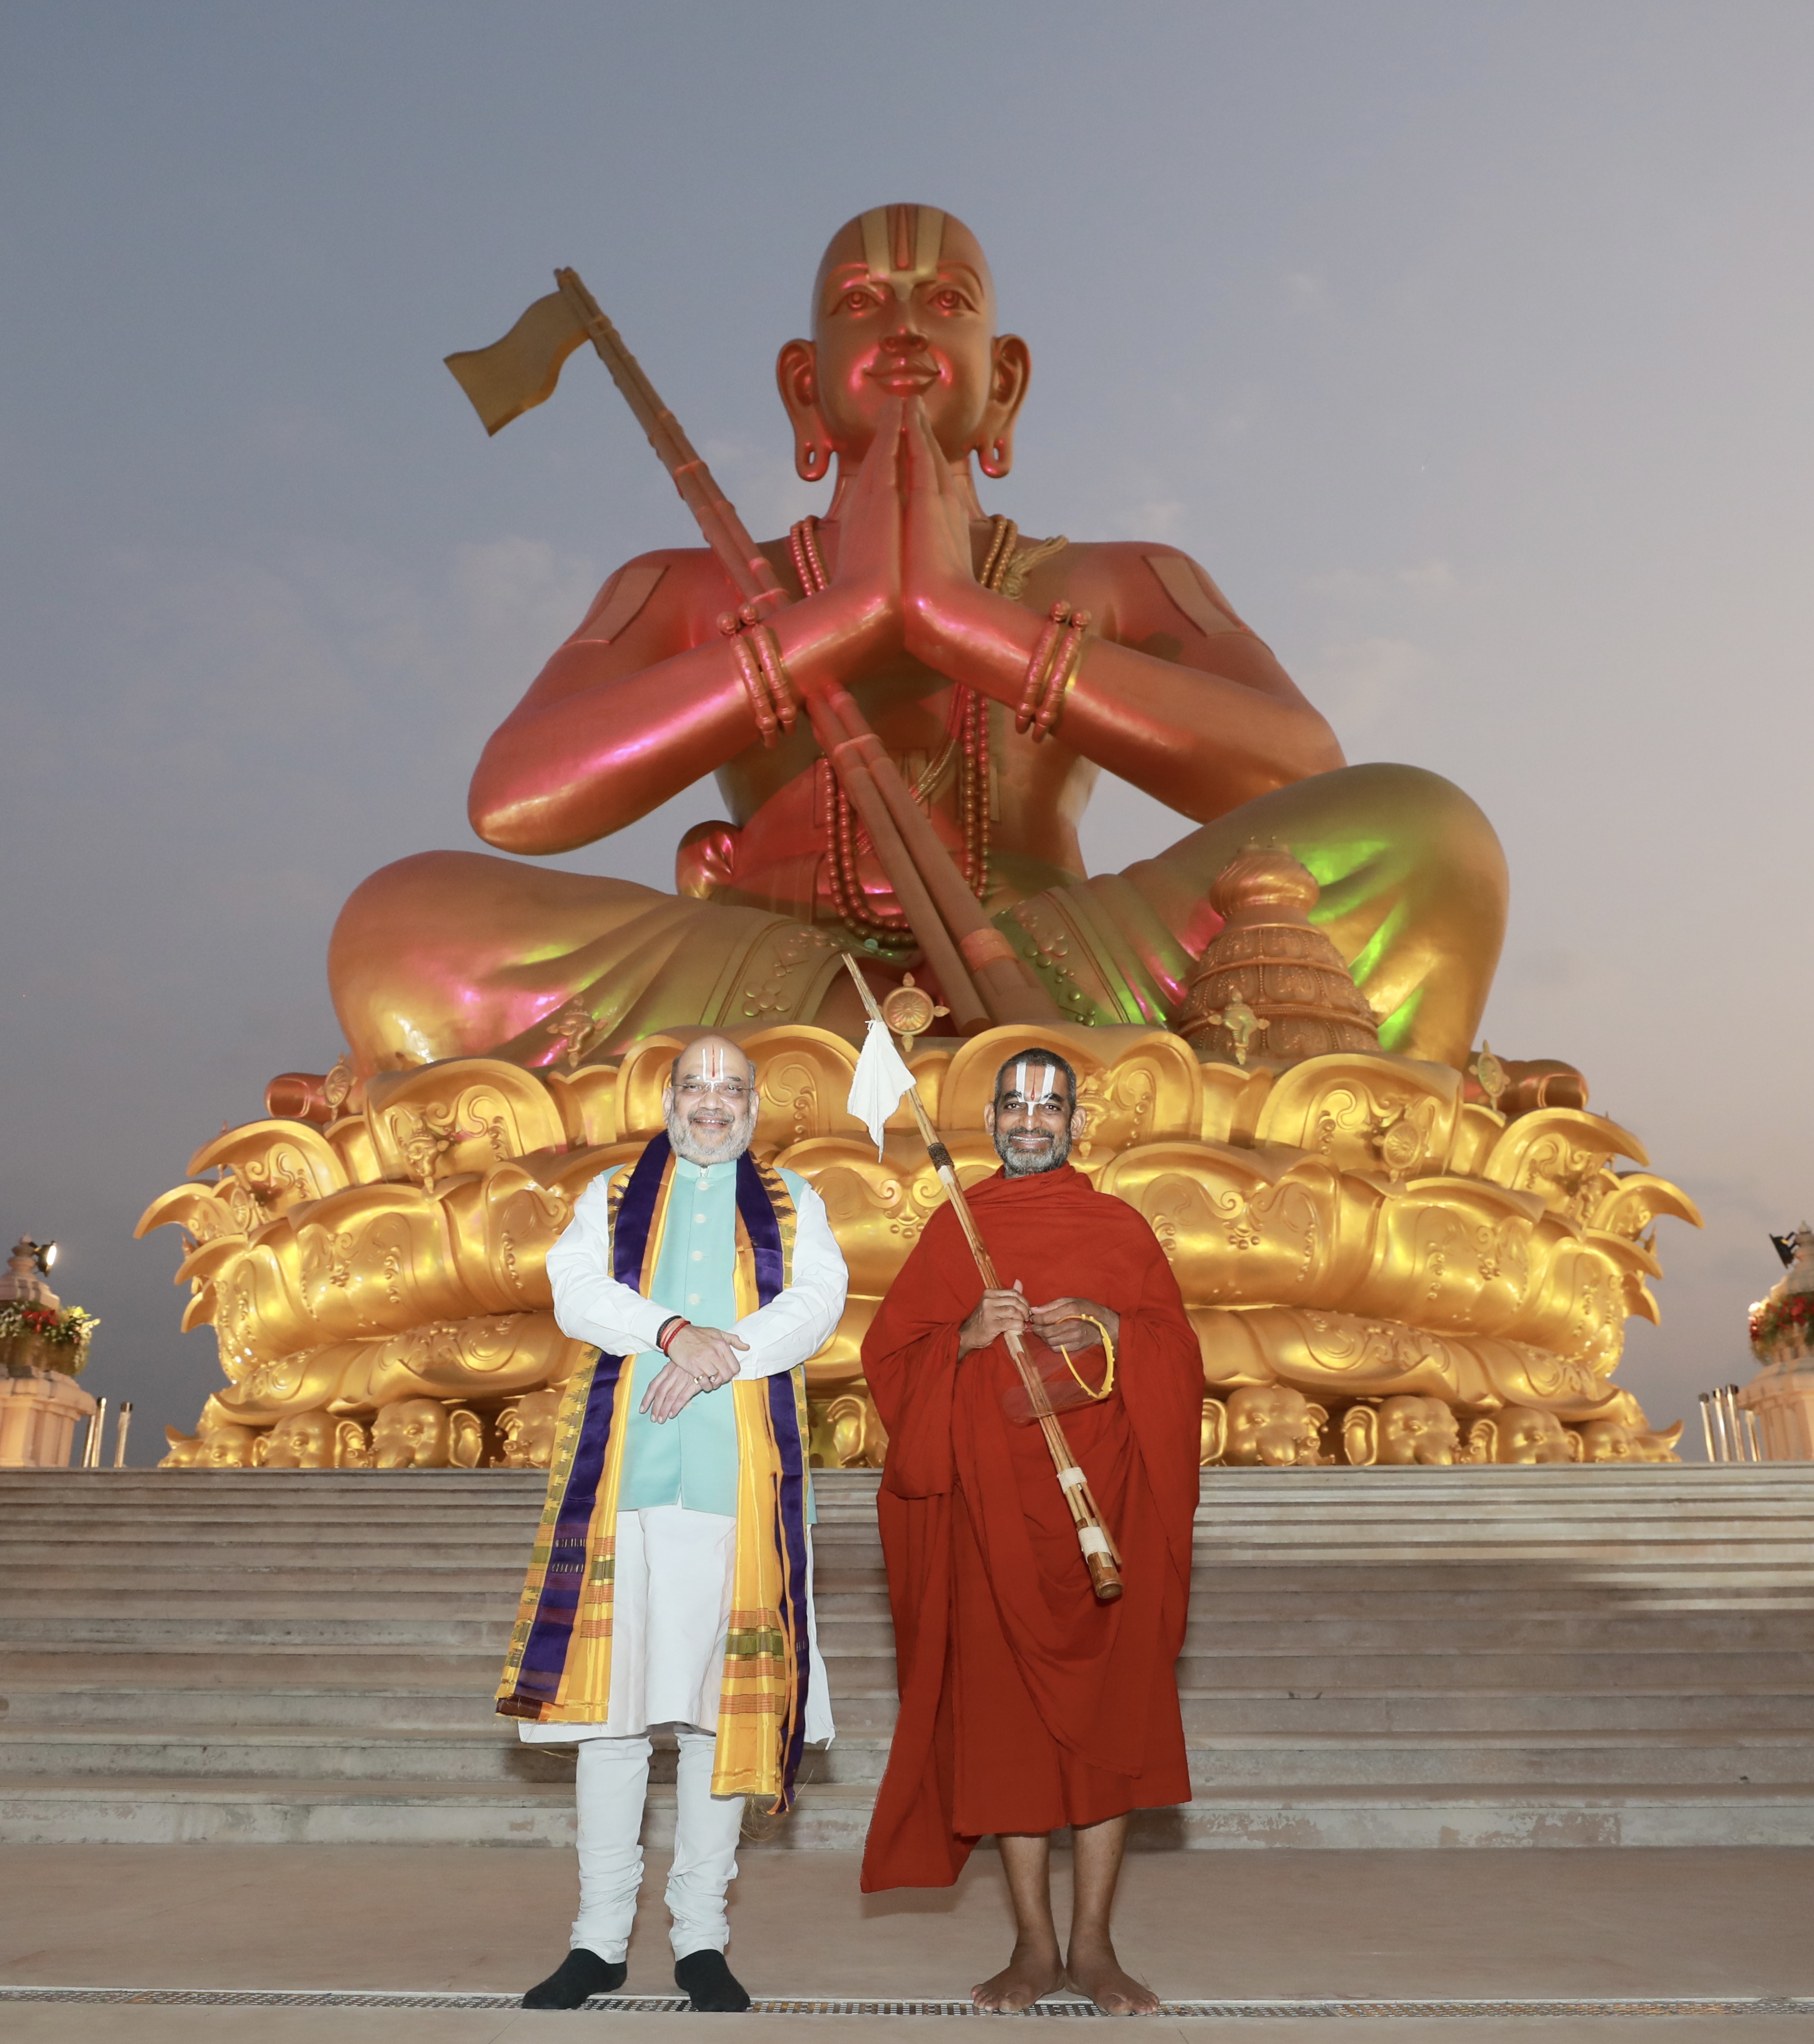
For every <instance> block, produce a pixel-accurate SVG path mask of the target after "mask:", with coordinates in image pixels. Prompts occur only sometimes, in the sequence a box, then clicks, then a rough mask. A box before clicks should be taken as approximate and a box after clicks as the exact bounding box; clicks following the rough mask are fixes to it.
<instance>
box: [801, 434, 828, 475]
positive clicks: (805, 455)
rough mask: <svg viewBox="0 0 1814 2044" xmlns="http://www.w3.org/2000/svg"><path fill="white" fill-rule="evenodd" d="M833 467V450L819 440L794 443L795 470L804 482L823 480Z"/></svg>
mask: <svg viewBox="0 0 1814 2044" xmlns="http://www.w3.org/2000/svg"><path fill="white" fill-rule="evenodd" d="M831 467H832V450H831V449H830V448H828V447H821V446H820V444H819V443H818V442H817V440H796V441H795V442H794V474H796V475H797V476H798V477H799V478H800V479H801V482H822V481H823V480H824V478H825V476H826V475H827V474H829V472H830V471H831Z"/></svg>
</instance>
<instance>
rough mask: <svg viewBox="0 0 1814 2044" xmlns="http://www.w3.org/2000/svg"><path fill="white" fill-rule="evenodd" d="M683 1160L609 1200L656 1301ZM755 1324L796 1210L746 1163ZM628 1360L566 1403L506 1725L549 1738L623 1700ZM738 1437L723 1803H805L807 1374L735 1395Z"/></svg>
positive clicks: (665, 1163)
mask: <svg viewBox="0 0 1814 2044" xmlns="http://www.w3.org/2000/svg"><path fill="white" fill-rule="evenodd" d="M736 1170H737V1183H736V1211H737V1220H736V1304H737V1313H738V1316H739V1317H740V1318H741V1317H742V1316H743V1315H744V1314H745V1313H749V1312H755V1309H756V1308H758V1307H759V1306H763V1305H766V1304H767V1303H768V1301H770V1300H771V1299H772V1298H774V1297H775V1296H776V1294H777V1293H780V1292H782V1291H783V1290H785V1289H786V1286H787V1285H788V1283H789V1281H790V1277H791V1274H792V1270H793V1260H794V1227H795V1214H794V1201H793V1199H792V1197H791V1196H790V1193H788V1190H787V1187H786V1183H785V1182H784V1181H783V1180H782V1177H781V1175H780V1174H779V1173H778V1172H777V1171H773V1170H769V1169H767V1167H766V1166H763V1165H760V1164H758V1163H757V1162H755V1159H754V1158H751V1156H750V1155H749V1154H748V1151H746V1152H745V1153H744V1155H742V1156H741V1157H740V1158H738V1159H737V1166H736ZM673 1184H674V1153H673V1151H672V1149H671V1147H670V1145H669V1143H668V1139H667V1135H665V1134H663V1135H657V1136H656V1137H655V1138H654V1139H653V1140H652V1141H651V1143H649V1144H648V1147H647V1148H645V1149H644V1151H643V1153H642V1155H641V1156H640V1158H637V1160H636V1163H635V1165H634V1166H632V1167H631V1168H630V1169H628V1170H622V1171H619V1172H618V1173H617V1174H616V1175H615V1176H614V1177H613V1179H612V1181H611V1183H610V1185H609V1188H608V1189H607V1190H606V1193H605V1202H606V1211H607V1212H608V1215H609V1220H610V1233H611V1252H612V1254H611V1260H612V1266H613V1275H614V1276H615V1277H617V1280H618V1281H619V1282H620V1283H621V1284H625V1285H633V1286H635V1287H636V1289H638V1290H639V1291H640V1292H642V1293H644V1296H645V1297H647V1296H648V1289H649V1287H650V1285H651V1284H652V1282H653V1280H654V1277H655V1266H656V1264H657V1262H659V1258H660V1255H661V1239H662V1231H663V1226H664V1224H665V1222H666V1219H667V1205H668V1200H669V1197H670V1196H671V1192H672V1189H673ZM627 1360H628V1358H625V1357H623V1356H621V1355H601V1356H600V1357H599V1358H598V1361H597V1362H594V1363H593V1364H591V1365H590V1366H587V1367H586V1368H584V1369H582V1370H578V1371H576V1372H575V1374H574V1377H573V1379H572V1381H571V1383H570V1384H569V1385H568V1386H567V1395H566V1397H564V1399H563V1401H562V1404H561V1410H560V1416H559V1422H558V1424H557V1427H556V1431H555V1450H554V1458H553V1462H552V1466H551V1467H550V1469H549V1471H548V1501H547V1503H546V1504H544V1507H543V1509H542V1518H541V1523H540V1527H539V1528H538V1529H537V1531H536V1544H535V1547H534V1550H533V1551H532V1554H531V1556H530V1560H529V1569H528V1577H527V1578H526V1580H525V1583H524V1585H523V1595H522V1600H521V1604H519V1606H518V1608H517V1623H516V1626H515V1628H514V1630H513V1632H512V1634H511V1636H510V1649H509V1656H508V1658H506V1660H505V1665H504V1676H503V1680H502V1682H501V1684H500V1685H499V1687H498V1711H499V1712H500V1713H501V1714H502V1715H504V1716H506V1717H516V1718H528V1719H533V1720H535V1721H536V1723H541V1724H597V1723H603V1722H604V1720H605V1715H606V1712H607V1710H608V1709H609V1703H610V1696H611V1618H612V1597H613V1581H614V1577H615V1572H616V1554H617V1538H616V1529H617V1491H618V1485H619V1482H620V1481H621V1476H622V1473H623V1461H624V1442H625V1437H626V1435H627V1434H628V1418H629V1397H630V1389H631V1384H632V1377H633V1374H634V1373H633V1372H632V1371H631V1370H628V1369H626V1368H625V1362H626V1361H627ZM729 1389H730V1393H731V1397H732V1401H733V1403H734V1405H735V1408H736V1422H737V1512H736V1558H735V1561H734V1562H733V1564H732V1599H731V1601H732V1612H731V1621H730V1632H729V1637H728V1640H727V1642H726V1644H725V1650H724V1676H723V1680H722V1682H721V1685H720V1690H719V1698H718V1723H717V1747H716V1750H715V1753H714V1756H713V1769H712V1792H713V1795H715V1796H736V1795H747V1796H759V1797H762V1798H764V1799H766V1800H769V1801H770V1802H771V1804H772V1805H773V1807H774V1808H775V1809H776V1810H785V1809H786V1808H789V1807H790V1805H791V1804H792V1802H793V1800H794V1777H795V1774H796V1773H797V1770H798V1768H799V1764H800V1753H801V1746H802V1744H803V1742H804V1739H805V1725H806V1697H807V1686H808V1683H809V1679H810V1673H811V1659H810V1654H809V1646H808V1625H807V1569H808V1557H807V1530H806V1485H807V1475H806V1466H807V1462H806V1458H807V1450H806V1390H805V1371H804V1370H799V1369H794V1370H782V1371H778V1372H777V1373H776V1374H774V1376H772V1377H750V1378H743V1379H740V1380H739V1381H737V1382H736V1383H735V1384H733V1385H731V1386H730V1387H729Z"/></svg>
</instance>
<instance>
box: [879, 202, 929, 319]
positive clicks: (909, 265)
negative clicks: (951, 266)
mask: <svg viewBox="0 0 1814 2044" xmlns="http://www.w3.org/2000/svg"><path fill="white" fill-rule="evenodd" d="M859 226H860V227H861V228H862V230H863V261H864V262H865V263H867V266H868V268H869V274H870V276H871V277H872V278H874V280H875V282H877V283H878V284H882V285H884V286H886V287H887V288H888V289H889V290H892V291H893V292H894V295H895V296H896V298H898V299H899V300H900V301H901V304H902V305H911V304H912V303H913V294H914V291H915V290H917V288H918V287H919V286H920V285H921V284H929V283H931V282H932V280H933V279H934V278H936V276H937V275H938V274H939V250H940V248H941V247H942V246H943V244H944V238H945V217H944V213H941V212H940V210H939V209H938V208H937V207H936V206H871V207H870V209H869V211H868V212H867V213H864V214H863V217H862V218H861V220H860V221H859Z"/></svg>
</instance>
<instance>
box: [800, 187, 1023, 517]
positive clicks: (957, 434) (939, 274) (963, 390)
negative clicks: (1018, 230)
mask: <svg viewBox="0 0 1814 2044" xmlns="http://www.w3.org/2000/svg"><path fill="white" fill-rule="evenodd" d="M1030 369H1031V363H1030V359H1029V357H1028V353H1027V344H1026V343H1025V342H1024V341H1023V340H1020V339H1019V338H1018V336H1016V335H1013V334H1004V333H1000V332H997V322H996V316H995V285H994V282H993V279H991V277H990V274H989V264H988V263H987V262H986V260H985V259H984V256H983V253H982V246H981V244H979V243H978V240H977V238H976V236H974V234H972V233H971V232H970V229H968V228H967V227H966V226H965V225H964V224H963V221H961V220H959V219H957V218H956V217H955V216H954V215H952V214H951V213H944V212H941V211H940V209H939V208H938V207H937V206H872V207H871V208H870V209H869V211H868V212H867V213H859V214H858V215H857V216H856V217H855V219H854V220H847V221H845V222H844V225H843V226H842V227H840V229H838V231H837V232H836V234H834V235H833V236H832V239H831V241H830V243H829V244H828V246H827V248H826V250H825V253H824V258H823V259H822V260H821V263H820V264H819V275H818V280H817V283H816V285H815V286H814V288H813V338H812V340H790V341H789V342H788V343H787V344H786V347H784V348H782V351H781V356H780V359H779V360H778V362H777V363H776V364H775V376H776V380H777V382H778V383H779V386H780V389H781V398H782V403H783V404H784V405H786V407H787V410H788V416H789V417H790V419H791V420H792V421H793V422H794V463H795V466H796V467H797V469H798V470H799V472H800V474H801V475H803V476H805V477H806V478H808V480H809V481H813V480H816V479H817V478H818V477H820V476H821V475H823V474H825V473H826V472H827V471H828V469H829V468H830V467H831V463H832V456H833V455H837V456H838V457H839V458H840V459H844V458H846V457H848V458H851V459H853V460H855V461H860V460H861V459H862V458H863V455H865V453H867V451H868V448H869V447H870V443H871V442H872V440H874V435H875V432H876V429H877V426H878V421H879V420H880V418H881V417H882V414H883V413H884V411H885V409H886V407H887V406H888V405H891V404H894V403H896V402H898V401H901V400H903V399H905V400H909V401H917V402H918V403H920V404H923V405H924V407H925V410H926V416H927V418H928V421H929V422H930V424H931V425H932V431H933V433H934V435H935V436H936V438H937V440H938V443H939V444H940V447H941V448H943V449H944V452H945V455H946V457H947V459H948V460H950V461H951V463H954V464H961V465H962V467H963V479H964V482H965V486H966V487H968V485H969V480H970V471H969V465H968V463H969V457H970V455H971V454H973V453H974V454H975V455H977V456H978V458H979V459H980V460H981V462H982V470H983V473H984V474H986V475H992V476H1002V475H1005V474H1007V473H1008V471H1009V467H1010V466H1011V464H1012V463H1013V433H1014V418H1015V415H1016V413H1017V412H1018V411H1019V409H1020V401H1021V399H1022V398H1023V397H1024V395H1025V394H1026V389H1027V378H1028V374H1029V373H1030ZM974 515H975V516H978V517H980V516H981V515H982V513H981V508H980V506H978V508H977V509H976V512H975V513H974Z"/></svg>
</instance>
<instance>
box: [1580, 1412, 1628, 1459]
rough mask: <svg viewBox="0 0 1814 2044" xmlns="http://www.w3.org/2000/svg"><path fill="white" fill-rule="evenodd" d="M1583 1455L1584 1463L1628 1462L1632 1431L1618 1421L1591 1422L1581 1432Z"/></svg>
mask: <svg viewBox="0 0 1814 2044" xmlns="http://www.w3.org/2000/svg"><path fill="white" fill-rule="evenodd" d="M1581 1460H1582V1461H1583V1462H1630V1461H1631V1460H1632V1440H1631V1428H1630V1427H1628V1426H1626V1425H1625V1424H1624V1423H1623V1422H1622V1421H1620V1420H1589V1422H1588V1423H1587V1424H1586V1425H1585V1427H1582V1428H1581Z"/></svg>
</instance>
